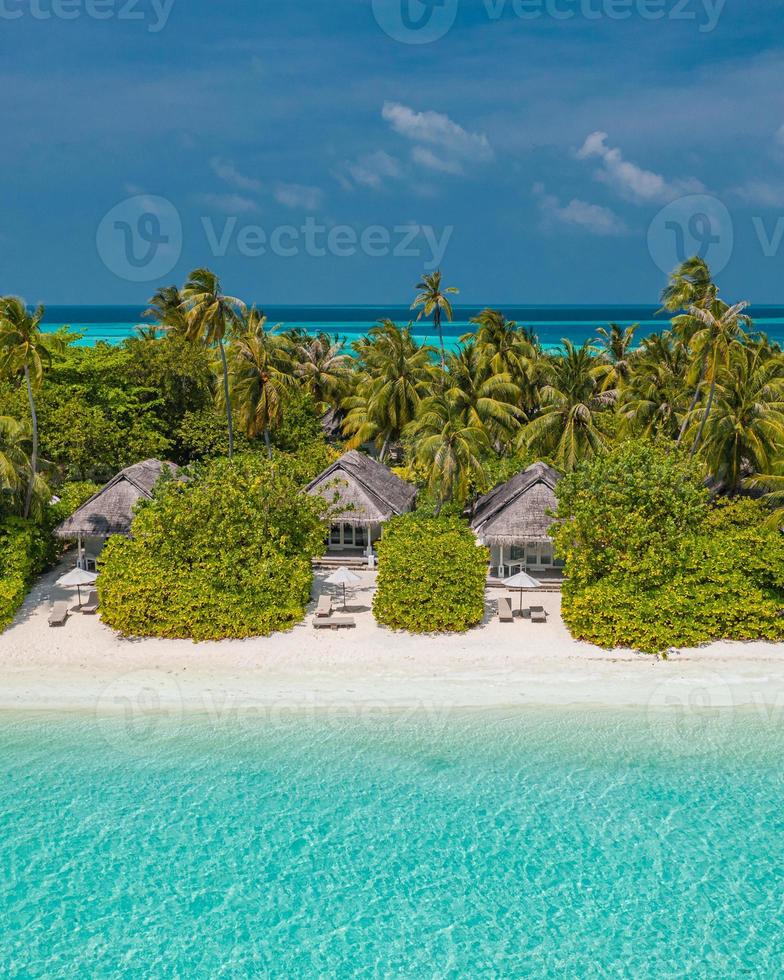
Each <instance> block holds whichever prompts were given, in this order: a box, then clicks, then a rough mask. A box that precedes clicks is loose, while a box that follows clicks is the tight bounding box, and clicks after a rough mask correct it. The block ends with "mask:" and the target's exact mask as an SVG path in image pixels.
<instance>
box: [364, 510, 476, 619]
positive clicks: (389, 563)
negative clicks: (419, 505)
mask: <svg viewBox="0 0 784 980" xmlns="http://www.w3.org/2000/svg"><path fill="white" fill-rule="evenodd" d="M489 560H490V555H489V552H488V550H487V548H479V547H477V544H476V538H475V537H474V535H473V534H472V533H471V531H470V529H469V528H468V526H467V525H466V524H465V522H463V521H462V520H460V519H459V518H454V517H452V518H447V517H440V518H434V517H424V516H421V515H419V514H407V515H405V516H404V517H398V518H395V519H394V520H392V521H390V522H389V524H388V525H387V527H386V528H385V530H384V535H383V537H382V539H381V541H380V542H379V544H378V588H377V591H376V595H375V598H374V600H373V612H374V614H375V616H376V619H377V620H378V622H379V623H383V624H384V625H385V626H390V627H392V629H400V630H408V631H409V632H411V633H460V632H464V631H465V630H467V629H470V628H471V627H472V626H476V625H477V624H478V623H480V622H481V621H482V618H483V616H484V610H485V582H486V579H487V566H488V562H489Z"/></svg>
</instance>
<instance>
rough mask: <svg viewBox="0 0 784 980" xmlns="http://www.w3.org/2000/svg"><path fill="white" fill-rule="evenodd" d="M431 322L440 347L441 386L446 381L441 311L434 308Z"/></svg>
mask: <svg viewBox="0 0 784 980" xmlns="http://www.w3.org/2000/svg"><path fill="white" fill-rule="evenodd" d="M433 322H434V323H435V327H436V330H437V331H438V343H439V344H440V346H441V384H442V385H443V384H444V383H445V381H446V355H445V353H444V331H443V330H442V329H441V310H440V309H439V308H438V307H436V308H435V311H434V313H433Z"/></svg>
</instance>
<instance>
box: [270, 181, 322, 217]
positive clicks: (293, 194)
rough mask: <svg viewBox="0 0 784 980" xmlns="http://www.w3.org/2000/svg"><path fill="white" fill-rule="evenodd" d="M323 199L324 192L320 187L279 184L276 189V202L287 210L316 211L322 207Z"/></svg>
mask: <svg viewBox="0 0 784 980" xmlns="http://www.w3.org/2000/svg"><path fill="white" fill-rule="evenodd" d="M321 199H322V192H321V188H319V187H307V186H305V185H304V184H278V186H277V187H276V188H275V200H276V201H277V202H278V203H279V204H284V205H285V206H286V207H287V208H299V209H301V210H304V211H316V210H318V208H320V207H321Z"/></svg>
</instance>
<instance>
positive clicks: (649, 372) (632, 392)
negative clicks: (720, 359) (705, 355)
mask: <svg viewBox="0 0 784 980" xmlns="http://www.w3.org/2000/svg"><path fill="white" fill-rule="evenodd" d="M688 366H689V357H688V353H687V350H686V348H685V347H684V345H683V344H682V343H681V342H680V341H678V340H676V339H675V338H674V337H673V335H672V334H671V333H670V332H669V331H667V332H666V333H663V334H652V335H651V336H650V337H646V338H645V339H644V340H643V342H642V345H641V347H640V350H639V352H638V354H637V356H636V357H635V358H634V363H633V368H632V370H631V373H630V375H629V377H628V380H627V382H626V384H625V385H624V387H623V389H622V391H621V393H620V399H619V402H618V410H619V415H620V420H621V431H622V432H624V433H626V434H629V435H642V436H645V437H647V438H653V437H655V436H658V435H662V436H667V437H669V438H671V439H673V440H675V439H677V438H678V435H679V432H680V428H681V419H682V418H683V416H684V414H685V413H686V402H687V400H688V393H687V390H686V387H685V383H684V379H685V375H686V371H687V369H688Z"/></svg>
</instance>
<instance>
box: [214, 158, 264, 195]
mask: <svg viewBox="0 0 784 980" xmlns="http://www.w3.org/2000/svg"><path fill="white" fill-rule="evenodd" d="M210 169H211V170H212V172H213V173H214V174H215V175H216V176H217V177H220V179H221V180H222V181H224V183H226V184H230V185H231V186H232V187H236V188H237V190H240V191H260V190H261V188H262V183H261V181H260V180H255V179H254V178H253V177H246V176H245V175H244V174H241V173H240V172H239V170H237V168H236V167H235V166H234V164H233V163H231V161H229V160H222V159H221V158H220V157H213V158H212V160H210Z"/></svg>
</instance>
